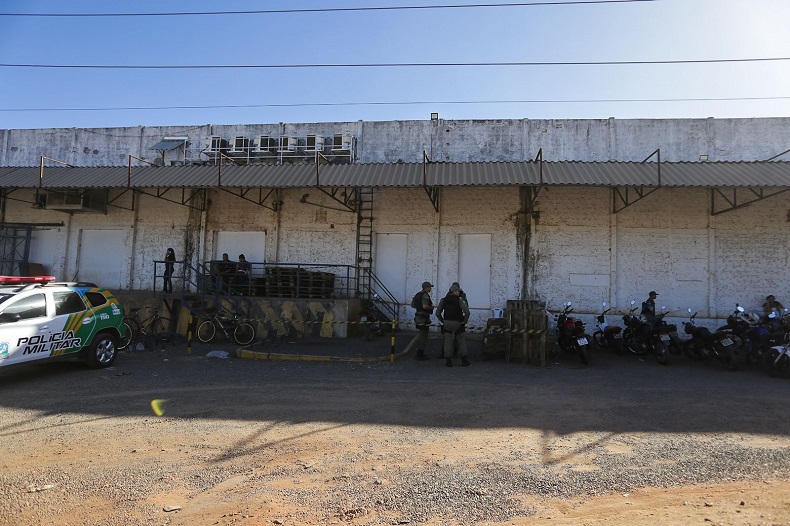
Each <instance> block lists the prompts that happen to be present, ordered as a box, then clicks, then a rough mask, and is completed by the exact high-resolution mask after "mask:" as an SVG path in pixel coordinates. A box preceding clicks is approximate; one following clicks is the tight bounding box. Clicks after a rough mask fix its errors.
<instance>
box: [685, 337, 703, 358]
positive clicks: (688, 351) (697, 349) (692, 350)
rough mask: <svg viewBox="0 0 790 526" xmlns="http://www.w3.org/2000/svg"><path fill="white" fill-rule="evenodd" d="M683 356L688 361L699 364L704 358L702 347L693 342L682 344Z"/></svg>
mask: <svg viewBox="0 0 790 526" xmlns="http://www.w3.org/2000/svg"><path fill="white" fill-rule="evenodd" d="M683 354H685V355H686V357H687V358H688V359H690V360H694V361H695V362H701V361H702V360H704V359H705V358H706V356H705V353H703V352H702V346H700V345H698V344H696V343H694V342H686V343H685V344H683Z"/></svg>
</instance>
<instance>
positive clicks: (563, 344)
mask: <svg viewBox="0 0 790 526" xmlns="http://www.w3.org/2000/svg"><path fill="white" fill-rule="evenodd" d="M557 345H559V346H560V349H562V350H563V351H565V352H566V353H569V352H573V344H572V343H570V341H568V339H566V338H563V337H562V336H558V337H557Z"/></svg>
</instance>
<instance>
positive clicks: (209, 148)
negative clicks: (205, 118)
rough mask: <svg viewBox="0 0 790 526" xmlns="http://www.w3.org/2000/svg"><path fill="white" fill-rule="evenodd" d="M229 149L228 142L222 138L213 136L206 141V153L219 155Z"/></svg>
mask: <svg viewBox="0 0 790 526" xmlns="http://www.w3.org/2000/svg"><path fill="white" fill-rule="evenodd" d="M227 149H228V141H227V140H226V139H223V138H222V137H218V136H216V135H215V136H212V137H209V138H208V140H207V141H206V147H205V152H206V153H219V152H224V151H226V150H227Z"/></svg>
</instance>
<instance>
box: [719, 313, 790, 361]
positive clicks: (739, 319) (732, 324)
mask: <svg viewBox="0 0 790 526" xmlns="http://www.w3.org/2000/svg"><path fill="white" fill-rule="evenodd" d="M717 331H726V332H731V333H732V334H734V335H736V336H738V337H739V338H740V339H741V341H742V342H743V355H744V360H745V362H746V363H747V364H748V363H758V364H759V363H762V361H763V355H764V354H765V352H766V351H767V350H768V349H770V348H771V346H772V345H776V344H778V343H779V342H781V339H782V336H783V335H784V334H783V333H779V335H778V338H777V337H774V338H771V337H770V331H769V330H768V328H767V327H766V326H765V325H764V324H763V323H762V322H761V320H760V316H759V315H757V314H756V313H751V314H750V313H748V312H746V310H745V309H744V308H743V307H741V306H740V304H738V303H736V304H735V310H734V311H733V313H732V314H730V315H729V316H727V324H726V325H723V326H721V327H719V328H718V329H717ZM736 343H737V342H736Z"/></svg>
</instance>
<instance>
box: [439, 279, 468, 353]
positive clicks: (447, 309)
mask: <svg viewBox="0 0 790 526" xmlns="http://www.w3.org/2000/svg"><path fill="white" fill-rule="evenodd" d="M436 319H437V320H439V323H441V324H442V335H443V337H444V345H443V349H444V357H445V359H446V360H447V362H446V363H445V365H446V366H447V367H452V366H453V348H454V347H455V346H456V345H457V347H458V352H459V354H460V355H461V366H462V367H469V366H470V365H472V364H471V363H470V362H469V356H468V355H467V351H466V332H465V331H466V322H467V321H469V306H468V305H467V304H466V301H465V300H464V299H463V298H462V297H461V287H459V286H458V285H456V284H455V283H453V285H452V286H451V287H450V291H449V292H448V293H447V296H445V297H444V298H442V299H441V301H439V306H438V307H437V308H436Z"/></svg>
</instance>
